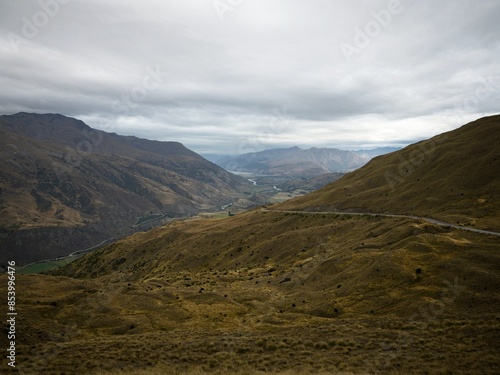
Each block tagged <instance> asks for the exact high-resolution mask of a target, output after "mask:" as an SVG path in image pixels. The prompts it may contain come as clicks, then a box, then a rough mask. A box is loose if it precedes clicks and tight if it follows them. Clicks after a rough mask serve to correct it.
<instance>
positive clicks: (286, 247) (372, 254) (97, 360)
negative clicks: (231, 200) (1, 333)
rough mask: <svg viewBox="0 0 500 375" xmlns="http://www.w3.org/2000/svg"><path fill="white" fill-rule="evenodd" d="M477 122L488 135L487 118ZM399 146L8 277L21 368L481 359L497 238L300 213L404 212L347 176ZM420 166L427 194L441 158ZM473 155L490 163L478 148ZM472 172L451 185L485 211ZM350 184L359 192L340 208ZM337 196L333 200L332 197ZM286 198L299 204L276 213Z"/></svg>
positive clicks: (204, 368)
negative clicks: (243, 203) (314, 181)
mask: <svg viewBox="0 0 500 375" xmlns="http://www.w3.org/2000/svg"><path fill="white" fill-rule="evenodd" d="M482 121H486V122H487V123H489V122H491V119H486V120H482ZM494 123H495V124H496V122H494ZM477 124H479V125H481V124H482V122H478V123H476V125H473V124H472V125H471V124H469V125H467V126H465V127H463V128H462V129H459V130H457V131H456V132H451V133H448V134H447V138H446V139H447V143H453V144H462V143H460V142H461V141H459V140H460V139H463V138H464V135H463V133H467V134H476V135H477V134H480V133H481V132H479V131H478V130H477V129H476V127H478V126H477ZM479 128H481V129H483V128H482V127H481V126H479ZM487 129H489V130H490V131H489V132H488V134H489V136H490V137H491V138H494V137H495V133H493V130H492V129H496V128H495V126H493V127H491V126H490V127H487ZM481 134H483V133H481ZM484 136H485V134H483V137H484ZM483 142H484V141H483V139H482V138H471V141H470V142H469V143H468V144H466V143H463V144H462V145H463V148H462V150H461V154H462V155H471V153H472V151H471V150H477V149H478V146H477V145H476V143H480V144H483ZM447 143H442V144H439V143H437V141H436V146H435V149H434V150H433V152H432V155H434V156H435V157H436V158H437V159H436V160H440V161H442V162H443V163H444V162H445V161H446V163H447V164H446V165H447V166H448V169H447V173H449V175H450V176H451V177H450V180H451V181H453V180H454V178H455V177H454V176H455V175H456V174H457V173H462V172H464V170H463V162H460V161H459V160H457V159H455V163H452V162H451V161H450V162H448V158H444V156H442V155H443V154H444V153H446V152H448V151H446V152H445V151H442V149H441V146H443V147H444V146H445V145H446V144H447ZM421 145H422V144H420V146H421ZM426 145H428V143H427V144H425V143H424V146H426ZM420 146H419V145H416V146H411V147H420ZM411 147H410V148H407V149H405V150H402V151H400V152H401V154H399V155H400V157H402V158H404V157H406V155H408V153H409V152H410V153H411V152H412V148H411ZM446 147H447V146H446ZM446 150H447V149H446ZM483 151H484V150H483ZM450 152H451V151H450ZM483 153H484V154H486V155H492V154H493V153H494V151H492V150H486V151H484V152H483ZM384 158H385V159H384ZM398 158H399V156H398V153H396V154H392V155H389V156H385V157H380V158H377V159H375V160H374V161H373V162H371V163H370V164H369V165H368V166H367V167H365V168H363V169H362V170H360V171H358V172H354V173H352V174H350V175H347V176H345V177H344V178H342V179H341V180H339V181H337V182H335V183H333V184H332V185H330V186H328V187H327V188H325V189H324V190H322V191H320V192H318V193H317V194H316V193H313V194H310V195H308V196H306V197H304V198H300V199H297V200H292V201H290V202H287V203H284V204H280V205H274V206H270V207H267V208H266V209H261V208H259V209H255V210H253V211H248V212H246V213H242V214H238V215H236V216H233V217H229V218H226V219H208V218H205V219H203V218H200V219H191V220H184V221H177V222H173V223H170V224H169V225H166V226H163V227H160V228H156V229H153V230H150V231H148V232H142V233H136V234H134V235H133V236H130V237H128V238H126V239H123V240H121V241H118V242H116V243H113V244H111V245H108V246H106V247H105V248H103V249H100V250H97V251H95V252H93V253H91V254H88V255H86V256H84V257H82V258H80V259H78V260H76V261H74V262H72V263H70V264H68V265H67V266H66V267H64V268H61V269H58V270H56V271H52V272H51V274H50V275H32V276H28V275H26V276H19V281H18V286H17V288H18V289H19V290H22V291H23V293H22V298H21V299H20V302H19V309H20V311H23V314H24V315H23V316H24V319H25V320H24V324H23V325H22V326H20V328H19V333H20V342H19V345H20V347H21V348H22V354H21V355H20V356H19V360H20V361H21V363H23V365H22V369H23V371H25V373H41V372H46V373H50V372H51V371H53V373H62V372H65V373H77V372H78V373H95V374H108V373H112V372H113V371H117V370H118V369H120V370H123V373H130V374H136V373H143V372H145V373H179V374H182V373H211V372H213V373H220V374H233V373H242V374H255V373H259V372H261V373H264V372H267V373H280V372H285V373H290V372H291V373H293V374H295V373H297V374H306V373H310V374H316V373H321V372H326V373H339V372H340V373H342V372H346V373H354V374H362V373H383V374H408V373H412V374H413V373H415V374H428V373H434V374H455V373H468V374H485V373H491V374H493V373H495V372H496V371H497V369H498V368H499V366H500V344H499V341H498V337H499V335H500V314H499V311H500V293H499V291H500V273H499V271H498V267H497V265H498V264H500V254H499V253H498V244H499V239H498V236H494V235H488V234H482V233H474V232H468V231H464V230H460V229H457V228H452V227H443V226H438V225H435V224H432V223H428V222H426V221H424V220H421V219H418V218H402V217H383V216H355V215H338V214H335V213H328V212H326V213H314V212H311V211H313V210H316V209H319V208H321V209H322V210H325V211H327V210H328V209H333V208H335V209H338V208H342V209H352V210H353V211H355V210H356V211H359V210H373V211H378V210H382V211H390V212H406V210H405V205H407V204H408V202H406V198H405V197H406V196H405V195H404V194H405V193H404V191H403V189H402V188H401V187H398V186H394V188H395V190H396V191H395V193H394V195H393V198H394V199H396V198H398V197H399V198H398V199H401V200H400V205H399V206H398V205H397V204H396V202H393V201H390V200H386V199H387V198H385V195H382V196H380V191H382V190H377V189H382V187H377V185H373V187H372V188H373V189H374V190H376V192H371V193H370V192H369V191H363V190H362V189H361V186H362V180H363V179H362V178H361V177H359V176H358V174H357V173H359V175H360V176H372V178H374V179H376V178H378V177H377V176H379V175H382V176H383V175H384V174H385V172H386V171H390V170H392V169H391V168H393V167H394V165H396V168H397V164H394V165H393V164H391V165H392V167H390V166H387V163H382V161H384V160H385V161H386V162H387V161H391V160H392V161H393V162H394V160H398ZM489 158H493V159H494V156H488V158H487V159H486V160H490V159H489ZM477 160H483V159H481V158H477ZM389 164H390V163H389ZM421 168H422V170H427V173H424V172H423V171H422V172H418V173H422V176H425V178H426V179H428V180H429V181H441V182H440V183H438V182H436V185H434V187H435V188H436V190H434V191H433V194H434V195H433V196H434V197H437V198H436V199H443V198H442V197H445V196H447V195H446V194H448V185H447V184H446V183H445V181H444V179H446V178H447V177H444V176H443V170H444V169H443V168H444V167H443V166H442V165H441V162H439V163H429V164H428V165H427V164H425V160H423V161H422V163H421ZM475 168H476V169H478V170H481V171H488V170H489V168H490V166H483V165H482V164H481V162H480V161H478V162H477V163H476V164H475ZM460 171H462V172H460ZM415 174H417V170H415V171H414V172H413V173H412V175H411V176H407V177H406V178H407V179H410V178H414V177H413V176H414V175H415ZM432 176H434V177H433V178H432ZM422 178H424V177H422ZM473 178H479V177H478V175H477V174H476V173H475V172H472V171H471V173H468V174H464V175H463V176H462V179H461V181H462V182H461V183H462V186H464V189H465V187H467V189H468V190H464V191H465V192H467V193H470V194H471V195H470V196H473V195H474V196H478V197H481V199H485V200H486V202H484V204H485V205H486V206H485V207H488V208H489V209H494V208H495V207H498V206H497V205H498V198H497V195H496V193H495V192H493V191H491V187H492V186H495V184H496V182H497V181H498V175H495V174H493V175H492V176H489V177H484V178H483V182H484V183H485V184H486V187H484V186H483V185H481V186H479V185H477V184H476V185H475V182H474V181H470V179H473ZM346 181H347V182H349V183H346ZM374 181H375V182H376V181H377V180H372V181H371V183H374ZM405 181H406V180H402V181H400V182H399V183H400V184H405ZM365 184H368V182H365ZM406 184H407V186H408V187H410V186H413V185H412V184H410V183H409V182H408V183H406ZM474 186H475V188H474ZM365 187H366V185H365ZM438 187H440V188H441V190H437V188H438ZM346 188H347V189H351V190H349V192H348V193H347V194H346V193H345V192H346V190H345V189H346ZM385 188H386V189H387V187H385ZM483 188H484V189H483ZM398 189H400V190H398ZM474 189H475V190H474ZM476 190H477V193H476V192H475V191H476ZM418 191H419V190H418V189H416V190H414V192H418ZM342 194H343V195H342ZM348 194H351V195H350V196H349V195H348ZM363 194H364V195H363ZM387 194H389V192H388V193H387ZM422 194H424V193H422ZM485 194H489V195H485ZM355 195H358V196H359V198H360V200H356V204H354V201H353V206H352V207H349V206H348V205H347V203H348V202H351V201H350V199H351V197H353V196H355ZM337 196H338V197H343V198H344V199H345V201H340V203H338V202H337V200H336V198H335V197H337ZM470 196H469V195H465V194H464V196H461V195H460V197H463V198H462V200H460V199H459V200H457V201H455V200H449V201H447V202H444V201H442V203H440V204H439V205H438V204H436V205H429V206H425V205H423V206H419V208H418V209H419V211H418V213H419V214H422V216H435V217H440V218H443V219H447V218H448V219H449V218H451V217H453V218H455V217H458V216H453V215H459V211H458V210H459V208H460V207H462V206H460V204H464V205H465V203H462V202H467V199H471V198H470ZM363 197H364V199H365V200H364V201H363V200H361V198H363ZM370 197H381V198H380V199H383V201H385V202H387V203H388V206H387V207H385V206H383V207H378V206H377V205H378V204H380V203H381V202H382V201H379V202H373V201H371V198H370ZM308 199H309V204H308V203H307V202H308ZM478 199H479V198H478ZM440 202H441V201H440ZM389 203H390V204H389ZM425 207H428V210H426V209H425ZM290 208H293V209H295V210H296V211H299V212H295V213H286V212H279V210H284V209H290ZM438 208H440V209H439V210H438ZM398 209H399V210H398ZM301 210H303V211H301ZM307 211H309V212H307ZM454 212H457V213H454ZM478 212H480V211H479V209H474V210H471V211H470V212H467V213H466V214H461V215H463V217H467V218H469V219H470V220H476V225H478V226H479V225H480V226H481V227H483V226H484V227H487V226H491V227H492V228H496V227H498V225H497V224H498V222H497V221H495V218H494V215H493V214H490V213H489V211H486V214H484V215H483V216H482V217H480V216H479V214H478ZM460 217H462V216H460ZM1 285H6V282H2V284H1Z"/></svg>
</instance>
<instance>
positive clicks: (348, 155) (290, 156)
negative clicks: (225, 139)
mask: <svg viewBox="0 0 500 375" xmlns="http://www.w3.org/2000/svg"><path fill="white" fill-rule="evenodd" d="M368 160H369V158H368V157H364V156H360V155H358V154H356V153H355V152H352V151H345V150H339V149H334V148H317V147H312V148H309V149H302V148H300V147H298V146H294V147H289V148H278V149H269V150H264V151H259V152H251V153H247V154H243V155H237V156H233V157H225V158H222V159H220V160H217V161H216V163H217V164H218V165H219V166H221V167H223V168H224V169H226V170H230V171H235V172H246V173H253V174H256V175H278V176H279V175H283V176H296V177H316V176H319V175H321V174H324V173H332V172H341V171H345V170H352V169H355V168H358V167H360V166H361V165H363V164H365V163H366V162H367V161H368Z"/></svg>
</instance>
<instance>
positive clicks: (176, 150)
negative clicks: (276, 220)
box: [0, 113, 245, 263]
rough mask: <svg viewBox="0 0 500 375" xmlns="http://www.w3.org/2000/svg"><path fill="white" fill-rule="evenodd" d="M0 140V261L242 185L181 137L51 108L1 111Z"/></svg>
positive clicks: (111, 230)
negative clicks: (119, 128)
mask: <svg viewBox="0 0 500 375" xmlns="http://www.w3.org/2000/svg"><path fill="white" fill-rule="evenodd" d="M0 143H1V150H0V153H1V154H0V155H1V160H2V164H1V166H0V212H1V219H0V234H1V239H0V241H1V242H0V248H1V250H2V251H1V254H2V257H1V258H2V259H1V262H5V261H6V260H7V259H11V260H12V259H14V260H16V261H18V262H19V263H26V262H31V261H35V260H40V259H47V258H50V257H56V256H60V255H66V254H68V253H70V252H71V251H74V250H80V249H83V248H86V247H90V246H92V245H95V244H97V243H98V242H101V241H103V240H106V239H108V238H110V237H116V236H119V235H121V234H122V233H127V231H128V230H129V228H130V226H132V225H134V224H136V223H138V220H142V221H145V220H147V219H148V218H158V217H161V215H162V214H165V215H166V216H185V215H189V214H195V213H197V212H199V211H202V210H207V209H213V208H215V207H220V205H223V204H227V203H228V202H231V201H232V200H233V198H235V196H236V195H237V190H238V188H239V187H241V186H242V184H244V183H245V181H244V180H243V179H241V178H239V177H237V176H234V175H232V174H230V173H228V172H226V171H225V170H223V169H222V168H220V167H218V166H216V165H215V164H212V163H210V162H208V161H207V160H205V159H203V158H202V157H201V156H199V155H197V154H196V153H194V152H192V151H191V150H188V149H187V148H186V147H184V146H183V145H182V144H180V143H177V142H158V141H149V140H145V139H139V138H136V137H125V136H120V135H117V134H114V133H106V132H103V131H99V130H95V129H92V128H90V127H89V126H87V125H86V124H84V123H83V122H82V121H79V120H76V119H73V118H68V117H65V116H62V115H58V114H44V115H41V114H28V113H19V114H16V115H11V116H1V117H0Z"/></svg>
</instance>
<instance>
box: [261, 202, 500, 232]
mask: <svg viewBox="0 0 500 375" xmlns="http://www.w3.org/2000/svg"><path fill="white" fill-rule="evenodd" d="M262 211H264V212H282V213H289V214H322V215H351V216H379V217H380V216H381V217H400V218H405V219H415V220H424V221H426V222H428V223H432V224H436V225H439V226H442V227H451V228H455V229H460V230H466V231H469V232H475V233H481V234H488V235H493V236H499V237H500V232H493V231H489V230H483V229H476V228H471V227H464V226H462V225H456V224H451V223H447V222H445V221H440V220H436V219H431V218H428V217H422V216H414V215H398V214H381V213H369V212H343V211H280V210H268V209H265V208H263V209H262Z"/></svg>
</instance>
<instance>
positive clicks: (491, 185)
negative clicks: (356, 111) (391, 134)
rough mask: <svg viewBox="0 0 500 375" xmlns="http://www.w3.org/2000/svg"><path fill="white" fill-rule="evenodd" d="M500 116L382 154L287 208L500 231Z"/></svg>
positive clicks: (284, 205)
mask: <svg viewBox="0 0 500 375" xmlns="http://www.w3.org/2000/svg"><path fill="white" fill-rule="evenodd" d="M499 171H500V116H499V115H497V116H491V117H485V118H482V119H479V120H477V121H474V122H471V123H469V124H467V125H464V126H462V127H461V128H459V129H456V130H453V131H451V132H448V133H444V134H440V135H438V136H436V137H433V138H431V139H429V140H426V141H422V142H419V143H416V144H413V145H410V146H408V147H406V148H404V149H403V150H401V151H398V152H395V153H391V154H387V155H382V156H379V157H377V158H375V159H373V160H371V161H370V162H369V163H368V164H366V165H365V166H363V167H362V168H360V169H358V170H356V171H354V172H352V173H349V174H347V175H346V176H344V177H343V178H342V179H341V180H339V181H337V182H334V183H332V184H329V185H327V186H325V187H323V188H322V189H320V190H318V191H316V192H314V193H312V194H310V195H307V196H306V197H303V198H297V199H294V200H293V201H289V202H285V203H284V204H283V205H282V206H281V207H282V209H290V210H302V209H305V210H314V211H318V210H319V211H325V210H326V211H334V210H350V211H352V212H355V211H358V212H377V213H383V212H391V213H400V214H413V215H417V216H430V217H435V218H438V219H442V220H444V221H447V222H450V223H454V224H461V225H467V226H473V227H477V228H482V229H491V230H496V231H500V219H499V218H500V173H499Z"/></svg>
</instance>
